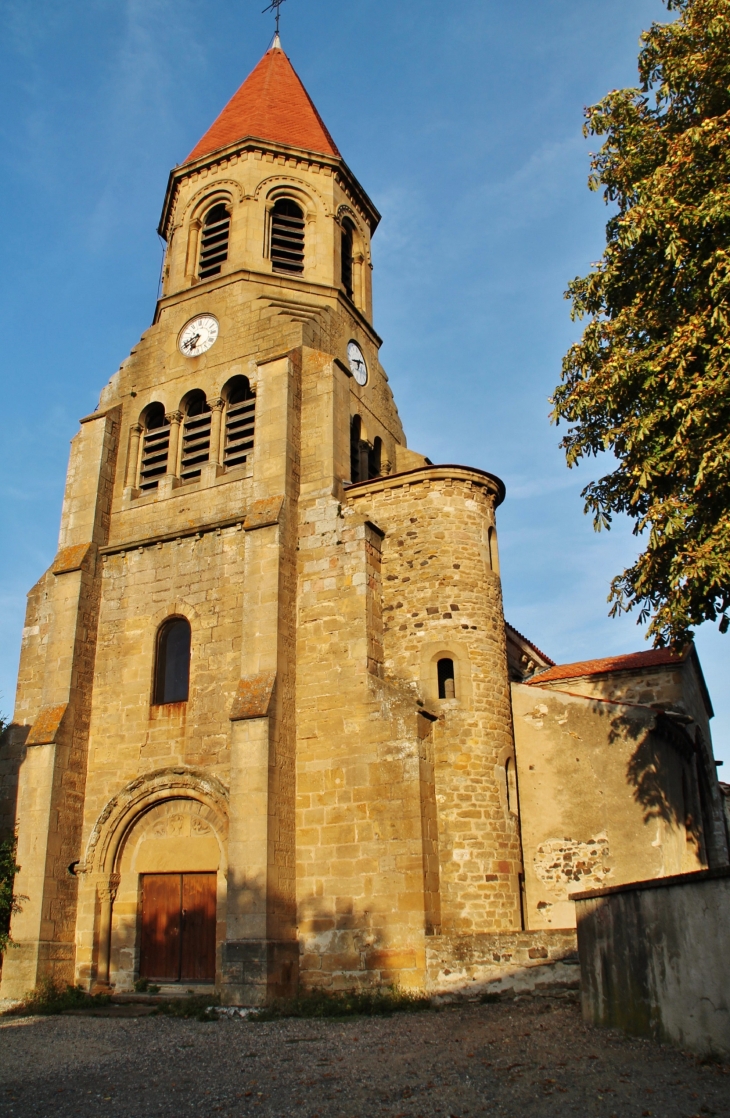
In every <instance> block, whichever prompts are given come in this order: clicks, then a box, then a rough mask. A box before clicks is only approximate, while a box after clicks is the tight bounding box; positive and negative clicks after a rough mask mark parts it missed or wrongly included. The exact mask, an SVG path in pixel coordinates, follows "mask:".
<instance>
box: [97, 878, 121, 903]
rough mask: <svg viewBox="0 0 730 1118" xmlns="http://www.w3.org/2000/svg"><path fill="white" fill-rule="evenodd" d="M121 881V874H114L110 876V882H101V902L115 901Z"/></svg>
mask: <svg viewBox="0 0 730 1118" xmlns="http://www.w3.org/2000/svg"><path fill="white" fill-rule="evenodd" d="M121 880H122V878H121V875H120V874H118V873H112V874H110V875H109V880H108V881H102V882H100V883H99V900H101V901H113V900H114V899H115V898H116V895H117V890H118V889H119V884H120V882H121Z"/></svg>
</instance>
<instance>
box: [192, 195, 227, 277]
mask: <svg viewBox="0 0 730 1118" xmlns="http://www.w3.org/2000/svg"><path fill="white" fill-rule="evenodd" d="M230 231H231V215H230V214H229V212H228V210H227V209H226V207H225V206H224V205H223V203H222V202H221V203H219V204H218V205H217V206H213V208H212V209H210V210H208V213H207V214H206V215H205V222H204V223H203V235H202V238H201V241H200V270H199V273H198V274H199V276H200V279H210V277H211V276H217V275H219V274H220V270H221V267H222V265H223V263H224V261H226V260H227V259H228V237H229V234H230Z"/></svg>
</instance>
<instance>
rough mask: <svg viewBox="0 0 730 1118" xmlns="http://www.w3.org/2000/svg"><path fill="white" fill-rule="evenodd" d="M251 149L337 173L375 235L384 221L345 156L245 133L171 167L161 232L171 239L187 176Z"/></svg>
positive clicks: (225, 167)
mask: <svg viewBox="0 0 730 1118" xmlns="http://www.w3.org/2000/svg"><path fill="white" fill-rule="evenodd" d="M249 152H260V153H261V154H262V155H263V154H265V153H269V154H273V155H274V156H277V157H278V156H284V158H285V160H286V159H291V160H294V161H295V162H296V163H297V164H300V163H303V164H305V169H306V170H309V169H310V168H312V167H316V168H318V169H320V170H321V171H323V172H324V173H325V174H328V175H330V176H332V177H334V178H335V179H336V180H337V181H338V182H339V184H340V186H342V188H343V189H344V191H345V193H346V194H347V195H348V197H350V198H351V200H352V202H353V204H354V205H355V206H356V207H357V208H358V209H359V211H360V212H361V213H362V215H363V217H364V218H365V219H366V221H367V222H368V224H369V226H370V233H371V235H372V234H373V233H374V232H375V230H376V229H377V227H378V225H379V223H380V213H379V212H378V210H377V209H376V208H375V205H374V204H373V202H372V200H371V199H370V198H369V197H368V195H367V194H366V193H365V191H364V190H363V188H362V187H361V186H360V183H359V182H358V181H357V179H356V178H355V176H354V175H353V173H352V171H351V170H350V168H349V167H348V166H347V164H346V163H345V161H344V159H342V157H339V158H338V157H336V156H330V155H324V154H322V153H320V152H314V151H307V149H306V148H296V147H289V146H288V145H285V144H277V143H274V142H272V141H271V140H263V139H259V138H258V137H256V136H244V137H242V138H241V139H240V140H236V142H235V143H234V144H229V145H228V147H224V148H219V150H218V151H215V152H211V153H210V154H208V155H203V156H201V157H200V158H199V159H194V160H191V161H190V162H189V163H182V164H180V165H179V166H178V167H174V168H173V169H172V171H170V175H169V178H168V181H167V190H166V191H165V201H164V203H163V206H162V215H161V217H160V224H159V226H158V228H157V232H158V233H159V234H160V236H161V237H163V238H164V239H165V240H167V230H168V228H169V225H170V218H171V216H172V212H173V209H174V206H175V201H176V198H177V192H178V187H179V185H180V183H181V182H182V181H183V179H186V178H189V177H190V176H192V175H195V174H200V173H201V172H204V171H205V172H210V171H213V170H217V169H218V168H219V167H222V169H224V170H225V169H227V167H228V166H230V165H231V163H234V164H235V162H237V161H238V158H239V156H241V155H244V154H246V155H247V154H248V153H249ZM222 165H225V166H222ZM211 185H215V180H214V179H212V180H211Z"/></svg>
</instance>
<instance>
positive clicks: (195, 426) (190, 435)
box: [180, 392, 211, 481]
mask: <svg viewBox="0 0 730 1118" xmlns="http://www.w3.org/2000/svg"><path fill="white" fill-rule="evenodd" d="M210 420H211V411H210V408H209V407H208V403H207V401H206V399H205V396H204V395H203V393H202V392H195V393H194V394H193V395H192V396H191V397H190V399H189V400H188V403H187V407H186V408H185V423H184V425H183V438H182V457H181V460H180V477H181V478H182V479H183V481H192V480H193V478H196V477H200V472H201V469H202V467H203V465H204V464H205V463H206V462H207V461H208V459H209V457H210Z"/></svg>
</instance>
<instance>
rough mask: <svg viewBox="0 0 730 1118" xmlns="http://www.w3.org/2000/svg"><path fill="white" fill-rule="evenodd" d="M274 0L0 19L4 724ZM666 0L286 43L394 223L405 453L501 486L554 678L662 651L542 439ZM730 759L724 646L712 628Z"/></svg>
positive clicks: (494, 15)
mask: <svg viewBox="0 0 730 1118" xmlns="http://www.w3.org/2000/svg"><path fill="white" fill-rule="evenodd" d="M262 7H264V3H262V2H261V0H258V3H257V2H255V0H33V3H32V4H31V3H28V0H0V44H1V45H0V51H1V52H2V54H1V55H0V96H1V97H2V103H3V105H4V111H3V114H2V117H1V118H0V160H1V161H2V172H1V173H2V186H3V194H4V199H3V209H4V214H5V217H6V225H5V232H4V236H3V238H2V239H1V240H0V244H1V246H2V247H1V248H0V252H1V253H2V256H3V266H2V268H1V269H0V286H1V289H2V290H1V291H0V300H1V302H0V305H1V306H2V319H3V323H4V328H3V330H2V346H0V375H1V376H2V382H3V389H4V391H3V411H4V416H3V419H4V427H3V448H4V460H5V470H4V471H3V473H2V475H0V494H1V495H2V518H1V521H0V522H1V524H2V532H3V546H2V548H1V549H0V563H1V564H2V575H1V578H0V625H1V626H2V639H1V640H0V709H2V710H4V711H5V712H6V713H9V712H10V710H11V708H12V701H13V694H14V687H15V674H16V670H17V656H18V647H19V640H20V630H21V628H22V624H23V613H24V600H25V593H26V592H27V590H28V588H29V586H30V585H31V583H32V582H34V581H35V579H36V578H38V576H39V575H40V574H41V573H42V571H43V570H44V569H45V567H47V566H48V564H49V563H50V562H51V560H52V558H53V555H54V553H55V549H56V541H57V534H58V520H59V513H60V505H61V499H62V494H63V484H64V475H65V469H66V459H67V455H68V444H69V440H70V439H71V437H72V436H73V434H74V433H75V431H76V430H77V420H78V418H79V417H80V416H82V415H85V414H86V413H88V412H89V411H91V410H92V409H93V408H94V406H95V405H96V402H97V399H98V395H99V392H100V390H101V388H102V386H103V385H104V384H105V383H106V381H107V380H108V378H109V376H110V375H111V374H112V373H113V372H114V370H115V369H116V368H117V367H118V366H119V363H120V361H121V360H123V358H124V357H125V356H126V355H127V353H128V352H129V350H130V349H131V347H132V346H133V345H134V344H135V342H136V341H137V339H138V338H139V335H140V334H141V333H142V331H143V330H144V329H145V328H146V327H147V326H148V325H149V323H150V321H151V318H152V314H153V311H154V304H155V298H156V294H157V284H158V278H159V271H160V262H161V246H160V243H159V240H158V237H157V234H156V226H157V222H158V219H159V212H160V208H161V205H162V199H163V194H164V190H165V185H166V181H167V175H168V171H169V169H170V167H172V166H173V165H174V164H176V163H178V162H181V161H182V160H183V159H184V158H185V156H186V155H187V154H188V152H189V151H190V149H191V148H192V147H193V145H194V144H195V142H196V141H197V140H198V139H199V138H200V136H201V135H202V134H203V132H204V131H205V130H206V128H207V127H208V125H209V124H210V123H211V122H212V120H213V119H214V117H215V116H216V115H217V113H218V112H219V111H220V109H221V108H222V106H223V104H224V103H225V102H226V101H227V100H228V98H229V97H230V95H231V94H232V93H233V91H234V90H235V89H236V88H237V86H238V85H239V84H240V83H241V81H242V80H243V79H244V78H245V77H246V75H247V74H248V73H249V71H250V70H251V69H252V68H253V66H254V65H255V64H256V62H257V61H258V60H259V58H260V57H261V55H262V54H263V52H264V50H265V49H266V47H267V46H268V43H269V40H270V37H271V31H272V29H273V23H272V20H271V17H270V16H263V15H261V12H260V9H261V8H262ZM666 18H667V13H666V9H665V8H664V6H663V5H662V4H661V3H660V0H604V2H602V3H599V0H509V2H507V0H463V2H462V3H459V4H454V3H446V2H445V0H419V2H418V3H417V4H416V3H410V4H405V3H400V4H394V3H393V2H392V0H388V2H386V0H340V2H338V3H335V0H287V2H286V3H285V4H284V6H283V8H282V38H283V45H284V48H285V49H286V51H287V53H288V54H289V56H290V58H291V59H292V61H293V63H294V65H295V67H296V69H297V70H298V72H299V74H300V76H301V77H302V80H303V81H304V83H305V85H306V86H307V89H308V90H309V92H310V94H311V95H312V97H313V99H314V101H315V103H316V104H317V106H318V108H319V110H320V112H321V114H322V116H323V117H324V120H325V121H326V123H327V125H328V127H329V129H330V131H331V132H332V134H333V136H334V137H335V140H336V141H337V144H338V145H339V147H340V149H341V151H342V152H343V155H344V157H345V159H346V160H347V162H348V163H349V165H350V166H351V168H352V169H353V171H354V172H355V174H356V175H357V176H358V177H359V178H360V180H361V182H362V183H363V185H364V187H365V189H366V190H367V191H368V192H369V194H370V195H371V197H372V198H373V200H374V202H375V204H376V205H377V206H378V208H379V209H380V210H381V212H382V214H383V221H382V224H381V227H380V229H379V231H378V233H377V235H376V237H375V241H374V262H375V274H374V286H375V325H376V328H377V330H378V331H379V333H380V334H381V335H382V337H383V338H384V339H385V342H384V346H383V349H382V354H381V356H382V360H383V363H384V365H385V367H386V368H387V370H388V373H389V376H390V378H391V383H392V385H393V389H394V391H395V394H396V399H397V402H398V405H399V409H400V412H401V416H402V417H403V420H404V423H405V426H406V431H407V434H408V439H409V444H410V445H411V446H412V447H414V448H415V449H417V450H419V451H421V452H422V453H425V454H427V455H428V456H429V457H430V458H431V459H433V460H434V461H437V462H438V461H441V462H463V463H466V464H470V465H474V466H478V467H481V468H483V469H487V470H490V471H492V472H494V473H497V474H499V475H500V476H501V477H502V478H503V479H504V481H505V483H506V485H507V500H506V502H505V504H504V506H503V507H502V509H501V510H500V514H499V530H500V550H501V563H502V571H503V579H504V594H505V607H506V615H507V618H508V620H510V621H511V623H512V624H513V625H515V626H516V627H517V628H518V629H520V631H522V632H523V633H525V634H526V635H527V636H529V637H530V638H531V639H532V640H533V641H534V642H535V643H536V644H538V645H539V646H540V647H541V648H543V649H544V650H545V651H546V652H547V653H548V654H549V655H551V656H552V657H553V659H556V660H558V661H569V660H577V659H583V658H589V657H592V656H600V655H610V654H613V653H618V652H624V651H633V650H636V649H639V648H642V647H645V645H644V641H643V633H642V631H641V630H640V629H639V628H637V626H636V624H635V621H634V619H633V617H629V618H623V619H621V620H619V621H615V620H610V619H609V618H608V616H607V606H606V595H607V592H608V585H609V582H610V579H611V576H612V575H613V574H616V573H618V572H619V571H620V570H621V569H623V567H624V566H625V565H627V563H629V562H630V561H631V560H632V558H633V556H634V555H635V554H636V550H637V541H636V540H635V539H634V538H633V537H632V535H631V532H630V526H629V525H628V524H627V523H625V522H624V523H617V524H616V526H615V528H614V530H613V531H612V532H610V533H608V534H607V533H602V534H601V535H596V534H595V533H594V532H593V529H592V526H591V523H590V521H589V520H588V519H587V518H586V517H585V516H584V515H583V512H582V501H581V499H580V489H581V488H582V486H583V485H584V484H585V483H586V481H587V480H588V479H589V477H590V476H591V469H594V470H596V469H599V468H600V464H599V466H594V467H591V466H589V467H588V468H586V467H585V466H582V467H580V468H579V469H578V470H573V471H569V470H568V469H567V468H566V466H565V462H564V459H563V456H562V453H561V452H560V450H559V448H558V441H559V435H560V431H559V430H558V431H556V429H555V428H554V427H551V426H550V424H549V421H548V411H549V405H548V397H549V395H550V393H551V391H552V389H553V388H554V386H555V385H556V383H557V381H558V379H559V372H560V361H561V357H562V355H563V353H564V352H565V350H566V349H567V348H568V346H569V344H570V343H571V341H572V340H573V339H574V338H575V337H576V336H577V333H578V327H576V326H575V325H574V324H573V323H571V321H570V317H569V309H568V304H567V303H566V302H565V301H564V299H563V291H564V289H565V286H566V284H567V282H568V281H569V280H570V279H571V278H572V277H573V276H575V275H576V274H579V273H583V272H585V271H586V270H587V269H588V267H589V266H590V263H591V261H593V260H596V259H598V257H599V256H600V255H601V252H602V249H603V244H604V225H605V221H606V209H605V207H604V205H603V203H602V201H601V199H600V198H599V197H598V196H597V195H595V194H591V193H590V192H589V191H588V189H587V187H586V178H587V174H588V152H589V150H590V147H591V144H590V143H589V142H588V141H585V140H584V139H583V137H582V134H581V126H582V110H583V106H584V105H587V104H590V103H592V102H594V101H597V100H599V99H600V98H601V97H602V96H603V95H604V94H605V93H606V92H607V91H608V90H609V89H611V88H614V87H616V86H624V85H631V84H634V82H635V80H636V55H637V50H638V40H639V34H640V32H641V30H642V29H643V28H645V27H647V26H648V25H649V24H650V23H651V21H652V20H654V19H659V20H665V19H666ZM697 643H698V648H699V652H700V656H701V659H702V662H703V667H704V670H705V675H706V678H707V681H708V684H709V687H710V691H711V694H712V697H713V701H714V704H715V710H716V712H717V717H716V719H715V723H714V737H715V748H716V752H717V755H718V757H723V756H726V759H727V760H728V763H729V764H730V749H728V743H729V742H730V694H729V693H728V692H730V689H729V688H728V687H727V682H726V681H727V676H728V669H729V667H730V636H728V637H721V636H720V635H719V634H718V632H717V629H715V628H712V627H709V626H704V627H703V628H702V629H701V630H700V632H699V633H698V637H697Z"/></svg>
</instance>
